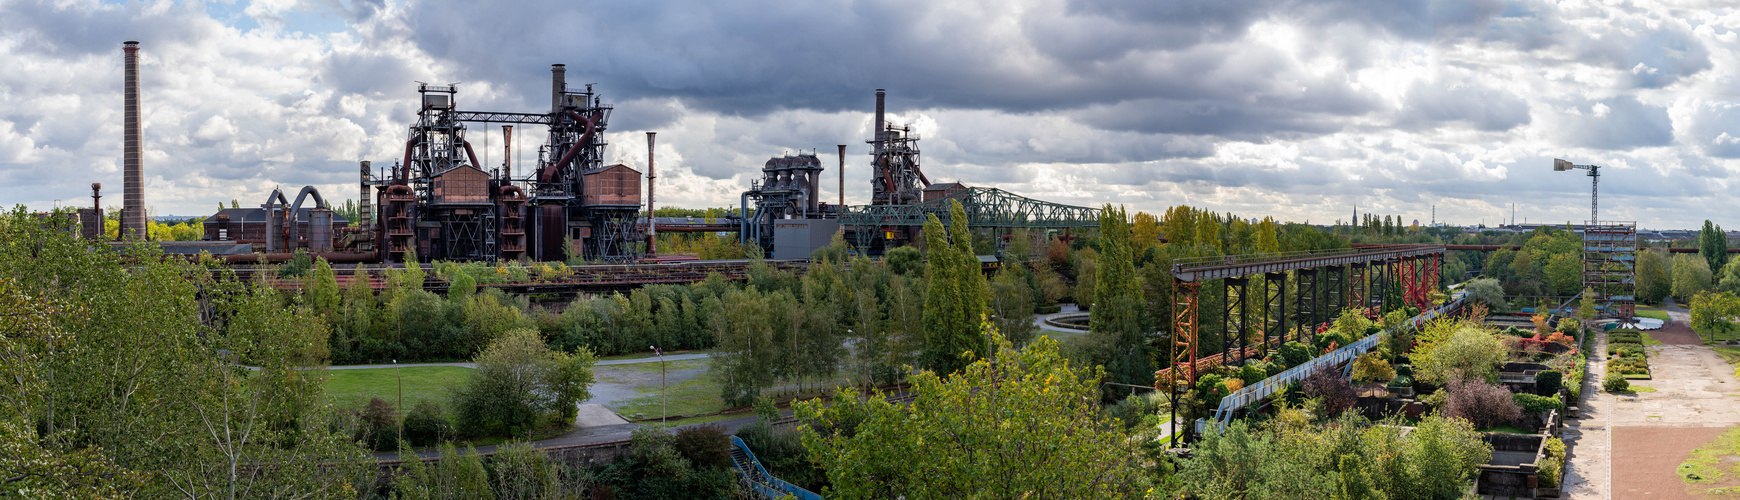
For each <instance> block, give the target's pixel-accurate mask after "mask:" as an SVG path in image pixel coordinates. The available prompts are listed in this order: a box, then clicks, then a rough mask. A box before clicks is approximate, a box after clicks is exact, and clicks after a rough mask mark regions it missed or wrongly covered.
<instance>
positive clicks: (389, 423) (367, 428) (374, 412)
mask: <svg viewBox="0 0 1740 500" xmlns="http://www.w3.org/2000/svg"><path fill="white" fill-rule="evenodd" d="M398 413H399V412H398V410H397V409H396V408H393V404H392V403H388V402H386V401H382V400H381V398H372V399H369V403H368V405H367V406H364V407H363V410H362V413H360V414H358V415H357V420H358V422H357V423H358V424H359V425H358V426H357V436H356V440H357V441H361V442H362V443H363V444H364V445H366V446H368V447H369V449H371V450H375V451H392V450H397V449H399V422H398V419H399V415H398Z"/></svg>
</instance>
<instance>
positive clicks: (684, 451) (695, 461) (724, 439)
mask: <svg viewBox="0 0 1740 500" xmlns="http://www.w3.org/2000/svg"><path fill="white" fill-rule="evenodd" d="M671 447H672V448H675V449H676V450H677V454H678V455H682V457H683V458H686V459H688V460H689V463H690V464H692V465H694V466H695V468H697V469H704V468H708V467H725V466H728V465H731V436H729V435H726V434H725V428H724V427H720V426H719V425H717V424H708V425H697V426H692V427H684V428H682V429H678V430H677V437H676V438H675V439H673V440H672V441H671Z"/></svg>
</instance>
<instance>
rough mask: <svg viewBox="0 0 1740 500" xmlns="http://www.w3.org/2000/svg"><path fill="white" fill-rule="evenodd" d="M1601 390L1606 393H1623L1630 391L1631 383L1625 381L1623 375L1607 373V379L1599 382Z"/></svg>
mask: <svg viewBox="0 0 1740 500" xmlns="http://www.w3.org/2000/svg"><path fill="white" fill-rule="evenodd" d="M1601 388H1602V389H1603V390H1606V391H1607V392H1625V391H1629V390H1631V382H1630V381H1627V380H1625V376H1624V375H1623V374H1617V373H1613V372H1611V371H1609V372H1608V373H1607V377H1605V378H1603V379H1602V380H1601Z"/></svg>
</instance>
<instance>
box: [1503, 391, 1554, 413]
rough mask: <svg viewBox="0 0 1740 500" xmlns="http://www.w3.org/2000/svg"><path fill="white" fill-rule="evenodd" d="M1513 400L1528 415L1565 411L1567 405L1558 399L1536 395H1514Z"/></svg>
mask: <svg viewBox="0 0 1740 500" xmlns="http://www.w3.org/2000/svg"><path fill="white" fill-rule="evenodd" d="M1510 397H1511V400H1513V401H1516V405H1517V406H1518V407H1521V408H1522V410H1523V411H1524V412H1527V413H1531V414H1533V413H1540V412H1544V411H1547V410H1559V411H1564V410H1565V403H1564V402H1563V401H1559V398H1557V397H1549V396H1536V395H1534V394H1512V395H1511V396H1510Z"/></svg>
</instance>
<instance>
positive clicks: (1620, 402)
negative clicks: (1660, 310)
mask: <svg viewBox="0 0 1740 500" xmlns="http://www.w3.org/2000/svg"><path fill="white" fill-rule="evenodd" d="M1664 309H1666V311H1667V313H1668V317H1669V318H1671V319H1672V324H1670V325H1669V326H1668V327H1667V328H1664V329H1663V333H1665V334H1656V333H1653V332H1652V334H1651V336H1652V337H1653V338H1655V339H1656V340H1658V341H1661V342H1662V343H1663V344H1664V345H1659V346H1649V347H1646V348H1645V350H1646V351H1647V352H1648V356H1649V366H1650V376H1651V380H1638V381H1633V383H1632V386H1633V387H1648V388H1652V389H1655V392H1637V393H1632V394H1620V395H1614V394H1605V393H1600V398H1601V399H1602V400H1604V401H1605V403H1606V411H1605V415H1604V417H1605V420H1606V422H1607V424H1608V427H1609V430H1610V435H1609V438H1608V439H1609V442H1610V443H1611V444H1610V445H1609V449H1608V451H1609V454H1608V455H1609V464H1610V465H1609V471H1610V472H1609V476H1610V480H1609V481H1610V484H1611V486H1610V488H1609V489H1608V493H1607V495H1605V496H1600V497H1597V496H1573V497H1572V498H1604V499H1605V498H1656V499H1671V498H1694V497H1693V496H1691V495H1690V494H1688V493H1687V488H1686V485H1685V483H1684V482H1683V481H1681V480H1680V478H1679V475H1678V474H1677V471H1676V468H1677V467H1678V466H1679V463H1680V462H1681V461H1683V460H1684V459H1685V458H1686V456H1687V454H1688V453H1689V452H1691V451H1692V450H1693V449H1696V448H1697V447H1699V446H1702V445H1703V444H1704V443H1705V442H1708V441H1709V440H1710V439H1711V438H1713V437H1714V436H1715V435H1716V434H1718V433H1720V432H1721V431H1722V430H1723V429H1727V428H1731V427H1735V426H1740V405H1737V404H1736V403H1735V401H1734V396H1740V380H1737V379H1736V378H1735V377H1734V369H1733V367H1731V366H1729V365H1728V363H1727V362H1726V361H1724V360H1723V359H1722V358H1721V356H1720V355H1718V354H1716V352H1715V350H1713V349H1710V348H1709V347H1706V346H1704V345H1703V344H1702V342H1701V341H1699V339H1698V338H1697V336H1696V335H1695V334H1691V333H1688V332H1677V331H1676V332H1667V330H1677V329H1681V328H1685V326H1684V325H1686V324H1687V323H1689V320H1690V317H1689V312H1688V311H1687V310H1686V309H1684V308H1681V307H1677V306H1676V305H1674V304H1672V303H1669V304H1667V307H1665V308H1664ZM1600 352H1602V353H1605V352H1606V351H1605V349H1603V350H1601V351H1600ZM1591 375H1592V376H1591V377H1590V378H1591V379H1596V380H1598V377H1599V376H1601V375H1604V371H1598V372H1595V373H1592V374H1591ZM1596 387H1597V388H1598V387H1599V385H1598V384H1597V386H1596Z"/></svg>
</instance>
